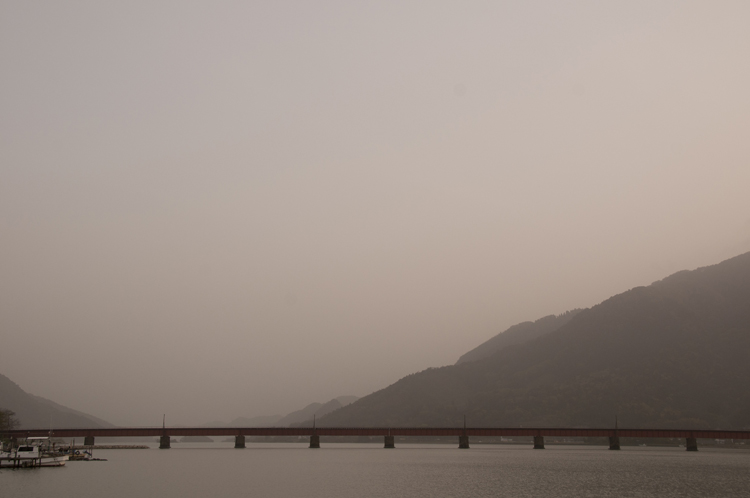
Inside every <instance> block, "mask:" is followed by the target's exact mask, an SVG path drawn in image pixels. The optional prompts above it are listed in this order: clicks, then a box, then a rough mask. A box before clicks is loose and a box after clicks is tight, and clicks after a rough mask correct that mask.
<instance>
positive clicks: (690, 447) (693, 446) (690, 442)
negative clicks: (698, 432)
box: [685, 437, 698, 451]
mask: <svg viewBox="0 0 750 498" xmlns="http://www.w3.org/2000/svg"><path fill="white" fill-rule="evenodd" d="M685 447H686V448H687V451H698V441H697V440H696V439H695V438H694V437H689V438H687V439H685Z"/></svg>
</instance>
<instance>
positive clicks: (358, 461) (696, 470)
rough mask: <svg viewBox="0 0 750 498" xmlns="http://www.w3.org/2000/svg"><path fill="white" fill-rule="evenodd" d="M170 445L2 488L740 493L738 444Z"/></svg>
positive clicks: (332, 494) (30, 491) (1, 475)
mask: <svg viewBox="0 0 750 498" xmlns="http://www.w3.org/2000/svg"><path fill="white" fill-rule="evenodd" d="M321 445H322V446H323V447H322V448H321V449H319V450H312V449H309V448H307V446H306V445H304V444H293V443H276V444H270V443H268V444H264V443H248V448H246V449H237V450H236V449H234V448H232V447H231V446H232V443H213V444H210V443H204V444H201V443H195V444H186V443H173V445H172V448H171V449H169V450H159V449H156V448H152V449H148V450H95V451H94V456H95V457H99V458H107V459H108V461H107V462H68V463H67V465H66V466H65V467H61V468H43V469H18V470H12V469H3V470H0V495H2V496H4V497H5V496H8V497H24V498H28V497H45V498H47V497H54V496H56V497H68V496H70V497H73V496H75V497H81V498H86V497H97V498H102V497H109V498H120V497H122V498H124V497H152V496H153V497H167V498H168V497H186V498H192V497H201V498H206V497H212V496H220V497H247V496H258V497H284V498H289V497H292V498H293V497H327V498H338V497H363V498H369V497H373V498H374V497H378V498H381V497H383V498H385V497H388V498H393V497H433V496H439V497H467V496H468V497H485V496H487V497H489V496H492V497H497V496H508V497H516V496H518V497H526V496H528V497H532V496H533V497H538V496H545V497H588V496H591V497H600V496H603V497H609V496H611V497H628V496H632V497H652V496H653V497H656V496H658V497H671V496H675V497H678V496H679V497H686V496H687V497H690V496H696V497H697V496H701V497H704V496H712V497H714V496H750V451H748V450H730V449H712V448H701V450H700V451H698V452H687V451H685V450H684V448H644V447H625V448H623V450H621V451H609V450H608V449H607V448H606V447H592V446H548V447H547V449H545V450H533V449H531V446H530V445H527V446H516V445H478V444H476V445H474V446H473V447H472V448H471V449H469V450H459V449H457V448H456V445H450V446H449V445H434V444H429V445H427V444H425V445H407V444H400V445H399V443H398V441H397V442H396V446H397V447H396V449H387V450H386V449H383V447H382V444H379V445H375V444H343V443H339V444H335V443H326V442H325V440H324V441H323V442H322V443H321Z"/></svg>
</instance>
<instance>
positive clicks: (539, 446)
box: [534, 436, 544, 450]
mask: <svg viewBox="0 0 750 498" xmlns="http://www.w3.org/2000/svg"><path fill="white" fill-rule="evenodd" d="M534 449H535V450H543V449H544V436H534Z"/></svg>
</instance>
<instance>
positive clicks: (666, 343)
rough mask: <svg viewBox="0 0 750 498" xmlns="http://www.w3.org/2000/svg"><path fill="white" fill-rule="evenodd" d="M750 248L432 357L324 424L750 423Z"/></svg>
mask: <svg viewBox="0 0 750 498" xmlns="http://www.w3.org/2000/svg"><path fill="white" fill-rule="evenodd" d="M749 379H750V253H747V254H743V255H741V256H737V257H735V258H732V259H729V260H727V261H724V262H722V263H720V264H717V265H713V266H708V267H704V268H699V269H697V270H694V271H682V272H679V273H676V274H674V275H672V276H670V277H667V278H665V279H664V280H660V281H658V282H654V283H653V284H651V285H649V286H647V287H637V288H634V289H631V290H629V291H627V292H624V293H622V294H618V295H616V296H614V297H611V298H610V299H607V300H606V301H604V302H602V303H600V304H598V305H596V306H594V307H592V308H590V309H586V310H582V311H580V312H578V313H577V314H576V315H575V316H573V317H572V318H571V319H570V320H569V321H568V323H566V324H565V325H562V326H561V327H560V328H558V329H557V330H555V331H553V332H549V333H547V334H545V335H542V336H540V337H537V338H536V339H531V340H529V341H527V342H524V343H521V344H515V345H510V346H507V347H505V348H503V349H501V350H500V351H498V352H497V353H494V354H492V355H491V356H488V357H485V358H483V359H478V360H476V361H467V362H462V363H460V364H458V365H452V366H447V367H443V368H432V369H428V370H425V371H423V372H419V373H417V374H413V375H409V376H407V377H405V378H403V379H401V380H399V381H398V382H396V383H395V384H393V385H391V386H389V387H387V388H385V389H382V390H380V391H377V392H375V393H373V394H371V395H369V396H365V397H364V398H362V399H360V400H358V401H357V402H355V403H353V404H351V405H350V406H347V407H344V408H341V409H339V410H337V411H335V412H333V413H331V414H329V415H327V416H325V417H323V418H322V419H321V420H320V421H319V425H321V426H326V425H327V426H357V425H359V426H433V427H434V426H446V425H449V426H455V425H458V424H460V423H461V421H462V419H463V415H464V414H465V415H467V418H468V421H469V424H470V425H473V426H489V427H492V426H495V427H498V426H510V427H512V426H521V425H522V426H526V427H529V426H551V427H554V426H562V427H611V426H612V425H613V421H614V418H615V415H617V416H618V417H619V420H620V424H621V426H627V427H665V428H678V427H680V428H716V429H719V428H721V429H750V389H748V385H749V383H750V380H749Z"/></svg>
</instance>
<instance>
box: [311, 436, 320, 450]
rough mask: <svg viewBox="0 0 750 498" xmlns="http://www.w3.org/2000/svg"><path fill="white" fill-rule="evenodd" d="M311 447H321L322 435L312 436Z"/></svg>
mask: <svg viewBox="0 0 750 498" xmlns="http://www.w3.org/2000/svg"><path fill="white" fill-rule="evenodd" d="M310 448H320V436H318V435H317V434H313V435H312V436H310Z"/></svg>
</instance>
